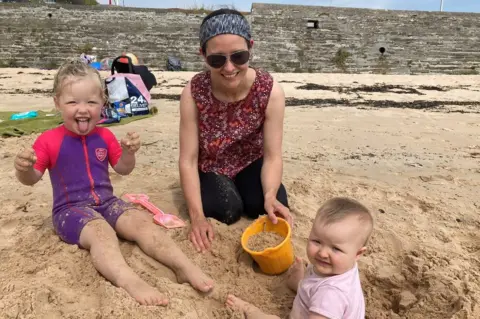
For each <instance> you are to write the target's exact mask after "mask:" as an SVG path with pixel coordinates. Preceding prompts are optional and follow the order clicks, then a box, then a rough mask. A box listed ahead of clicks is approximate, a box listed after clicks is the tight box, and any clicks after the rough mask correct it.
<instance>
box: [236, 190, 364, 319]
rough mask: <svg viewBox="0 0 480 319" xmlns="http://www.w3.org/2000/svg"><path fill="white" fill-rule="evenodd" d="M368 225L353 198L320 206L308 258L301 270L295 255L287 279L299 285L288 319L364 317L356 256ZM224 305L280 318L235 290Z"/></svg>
mask: <svg viewBox="0 0 480 319" xmlns="http://www.w3.org/2000/svg"><path fill="white" fill-rule="evenodd" d="M372 230H373V218H372V215H371V214H370V212H369V211H368V209H367V208H365V206H363V205H362V204H360V203H359V202H357V201H355V200H352V199H348V198H341V197H338V198H333V199H330V200H328V201H327V202H326V203H324V204H323V205H322V207H320V209H319V210H318V212H317V216H316V217H315V221H314V222H313V226H312V230H311V232H310V236H309V238H308V244H307V256H308V259H309V261H310V263H311V264H310V265H309V266H308V267H307V269H306V270H305V267H304V265H303V262H302V260H301V259H299V258H297V260H296V262H295V264H294V265H293V266H292V268H291V270H290V274H289V278H288V282H287V284H288V286H289V287H290V288H291V289H293V290H295V291H297V296H296V297H295V300H294V302H293V307H292V311H291V313H290V318H291V319H304V318H309V319H325V318H328V319H363V318H365V301H364V297H363V292H362V287H361V284H360V277H359V273H358V267H357V263H356V262H357V260H358V259H359V258H360V256H361V255H362V254H363V253H364V252H365V251H366V249H367V248H366V247H365V245H366V243H367V241H368V239H369V237H370V234H371V232H372ZM297 287H298V290H297ZM227 306H229V307H232V308H237V309H239V310H241V311H243V312H244V314H245V316H246V317H247V318H248V319H256V318H272V319H273V318H278V317H277V316H272V315H267V314H265V313H263V312H262V311H261V310H260V309H258V308H257V307H255V306H253V305H251V304H249V303H247V302H245V301H243V300H241V299H239V298H237V297H235V296H233V295H229V296H228V298H227Z"/></svg>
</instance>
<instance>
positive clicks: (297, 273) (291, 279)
mask: <svg viewBox="0 0 480 319" xmlns="http://www.w3.org/2000/svg"><path fill="white" fill-rule="evenodd" d="M304 275H305V263H304V261H303V259H302V258H300V257H297V258H295V262H294V263H293V265H292V266H291V267H290V269H289V273H288V278H287V286H288V288H290V289H292V290H293V291H297V288H298V284H299V283H300V281H301V280H302V279H303V277H304Z"/></svg>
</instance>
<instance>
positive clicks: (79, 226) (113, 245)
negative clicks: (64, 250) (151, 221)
mask: <svg viewBox="0 0 480 319" xmlns="http://www.w3.org/2000/svg"><path fill="white" fill-rule="evenodd" d="M53 226H54V228H55V231H56V233H57V234H58V235H59V236H60V238H61V239H62V240H63V241H65V242H66V243H68V244H71V245H77V244H78V245H80V246H81V247H83V248H85V249H88V250H90V254H91V256H92V261H93V265H94V266H95V268H96V269H97V270H98V272H100V274H102V275H103V276H104V277H105V278H106V279H107V280H109V281H110V282H112V283H113V284H114V285H117V286H119V287H122V288H123V289H125V290H126V291H127V292H128V293H129V294H130V295H131V296H132V297H134V298H135V299H136V300H137V301H138V302H139V303H141V304H145V305H165V304H167V299H166V298H165V296H163V295H162V294H161V293H160V292H159V291H158V290H156V289H155V288H153V287H151V286H149V285H148V284H147V283H146V282H144V281H143V280H142V279H141V278H140V277H138V276H137V275H136V274H135V273H134V272H133V270H132V269H131V268H130V267H128V265H127V263H126V262H125V259H124V258H123V256H122V254H121V252H120V247H119V245H118V238H117V235H116V234H115V231H114V230H113V228H112V227H111V226H110V225H109V224H108V223H107V222H106V221H105V220H104V219H103V218H102V216H101V215H100V214H99V213H98V212H96V211H95V210H93V209H91V208H87V207H70V208H68V209H66V210H62V211H59V212H54V214H53Z"/></svg>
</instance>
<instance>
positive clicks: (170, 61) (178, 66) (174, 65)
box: [167, 56, 182, 71]
mask: <svg viewBox="0 0 480 319" xmlns="http://www.w3.org/2000/svg"><path fill="white" fill-rule="evenodd" d="M167 70H168V71H181V70H182V62H180V60H179V59H177V58H174V57H171V56H169V57H168V58H167Z"/></svg>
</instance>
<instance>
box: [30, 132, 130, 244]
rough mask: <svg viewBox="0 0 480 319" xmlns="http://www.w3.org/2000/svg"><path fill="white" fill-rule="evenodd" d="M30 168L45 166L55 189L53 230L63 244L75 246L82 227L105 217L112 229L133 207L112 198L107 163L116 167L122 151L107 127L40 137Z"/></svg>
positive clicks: (39, 169) (39, 168)
mask: <svg viewBox="0 0 480 319" xmlns="http://www.w3.org/2000/svg"><path fill="white" fill-rule="evenodd" d="M33 149H34V150H35V153H36V156H37V162H36V163H35V165H34V168H35V169H36V170H38V171H40V172H42V173H43V172H45V169H47V168H48V170H49V174H50V180H51V182H52V188H53V226H54V228H55V231H56V232H57V234H58V235H59V236H60V238H61V239H62V240H64V241H65V242H67V243H69V244H78V243H79V239H80V233H81V231H82V229H83V227H84V226H85V225H86V224H87V223H88V222H90V221H91V220H94V219H98V218H104V219H105V220H106V221H107V222H108V223H109V224H110V225H111V226H112V227H113V228H115V224H116V222H117V219H118V217H120V215H122V214H123V213H124V212H125V211H126V210H128V209H132V208H133V206H132V205H130V204H128V203H126V202H124V201H122V200H121V199H118V198H117V197H115V196H114V195H113V188H112V185H111V183H110V177H109V173H108V164H109V163H110V165H112V167H113V166H115V165H116V164H117V162H118V160H119V159H120V157H121V155H122V148H121V147H120V144H119V143H118V141H117V139H116V138H115V136H114V135H113V133H112V132H111V131H110V130H108V129H107V128H103V127H96V128H95V129H94V130H93V131H92V132H90V133H89V134H88V135H85V136H81V135H77V134H75V133H73V132H71V131H69V130H68V129H66V128H65V127H64V126H63V125H62V126H59V127H57V128H54V129H52V130H49V131H46V132H44V133H43V134H41V135H40V136H39V137H38V138H37V140H36V141H35V143H34V145H33Z"/></svg>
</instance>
